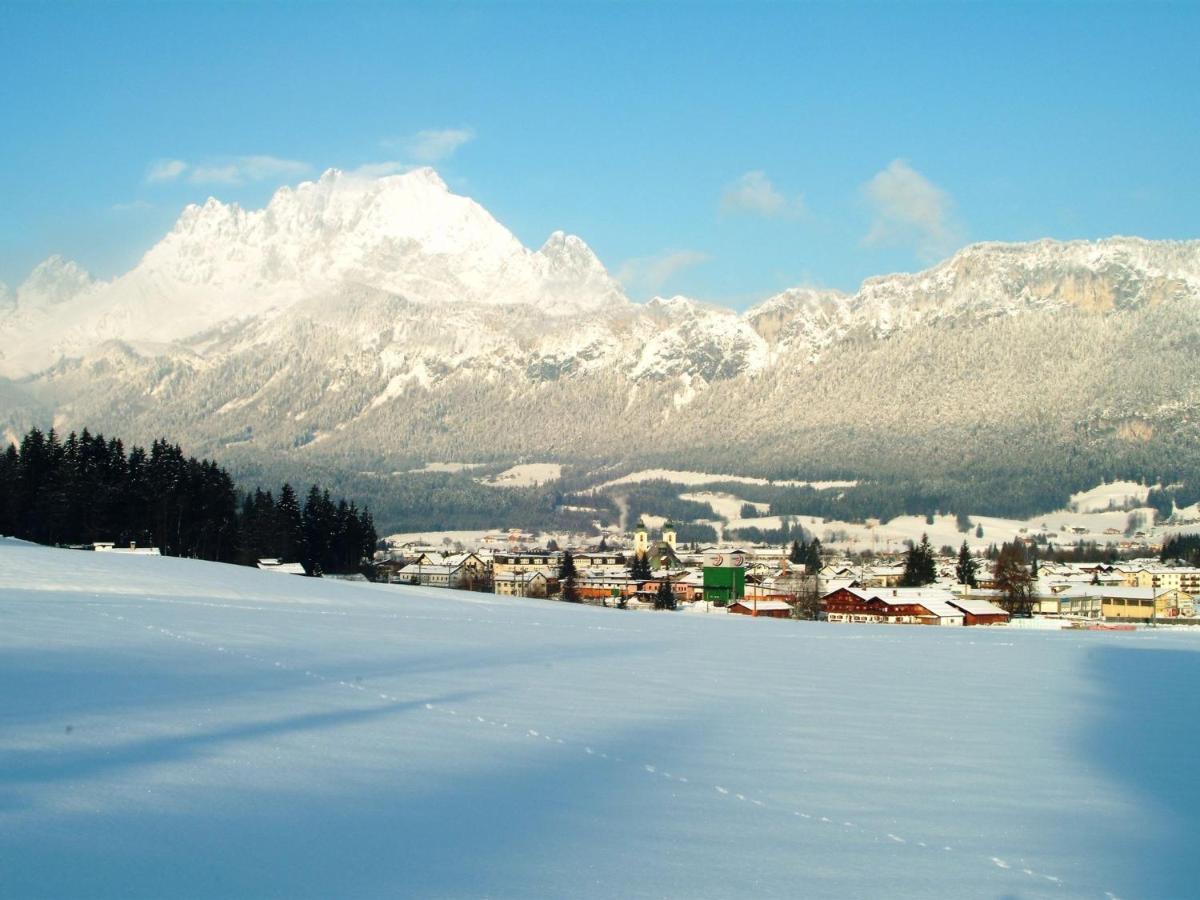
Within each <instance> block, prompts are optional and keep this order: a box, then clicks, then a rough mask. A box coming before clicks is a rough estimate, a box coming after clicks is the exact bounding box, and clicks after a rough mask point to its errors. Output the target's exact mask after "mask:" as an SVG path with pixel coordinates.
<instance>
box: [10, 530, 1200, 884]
mask: <svg viewBox="0 0 1200 900" xmlns="http://www.w3.org/2000/svg"><path fill="white" fill-rule="evenodd" d="M1198 676H1200V635H1191V634H1181V633H1179V632H1173V631H1172V632H1157V633H1155V632H1138V633H1133V634H1114V633H1109V634H1100V633H1053V632H1022V631H1016V630H1005V629H933V628H919V627H907V628H906V627H897V626H893V627H886V626H884V627H871V626H861V627H859V626H835V625H825V624H817V623H812V624H810V623H796V622H787V621H769V620H761V619H760V620H758V621H754V620H753V619H749V618H743V617H736V616H711V617H710V616H682V615H671V614H666V613H657V614H656V613H633V612H621V611H617V610H604V609H595V608H590V607H584V608H580V607H573V606H567V605H563V604H557V603H552V602H547V601H524V600H515V599H508V598H498V597H493V596H489V595H471V594H461V593H457V592H451V591H437V590H433V589H418V588H401V587H387V586H376V585H361V584H350V583H338V582H331V581H320V580H309V579H302V578H289V577H284V576H278V575H272V574H267V573H262V572H258V571H255V570H249V569H241V568H235V567H231V566H221V565H215V564H209V563H200V562H193V561H187V560H175V559H167V558H153V557H121V556H114V555H109V554H94V553H84V552H75V551H66V550H51V549H45V548H38V547H32V546H29V545H22V544H19V543H16V542H12V541H3V540H0V723H2V727H0V895H3V896H4V897H15V898H25V897H88V898H100V897H123V898H125V897H129V898H165V897H171V898H176V897H239V898H242V897H256V898H257V897H321V898H328V897H514V898H527V897H617V898H628V897H714V898H717V897H721V898H724V897H753V898H769V897H788V898H792V897H846V898H850V897H853V898H861V897H889V898H891V897H921V898H928V897H934V898H971V897H980V898H984V897H986V898H1001V897H1004V898H1043V897H1044V898H1067V897H1071V898H1073V897H1095V898H1106V897H1109V898H1111V897H1113V896H1118V897H1123V898H1133V897H1163V898H1181V897H1188V896H1193V897H1194V896H1196V876H1195V872H1194V863H1193V857H1194V848H1195V842H1196V835H1197V834H1198V833H1200V792H1198V790H1197V771H1196V766H1197V763H1196V758H1195V746H1196V740H1197V738H1198V737H1200V724H1198V722H1197V717H1196V715H1195V700H1194V695H1195V686H1196V684H1197V679H1198Z"/></svg>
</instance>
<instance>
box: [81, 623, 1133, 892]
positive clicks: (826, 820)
mask: <svg viewBox="0 0 1200 900" xmlns="http://www.w3.org/2000/svg"><path fill="white" fill-rule="evenodd" d="M98 612H99V614H100V615H101V616H103V617H105V618H108V619H112V620H114V621H118V622H132V621H133V620H131V619H128V618H127V617H126V616H123V615H116V614H111V613H108V612H105V611H103V610H98ZM144 627H145V629H146V630H147V631H151V632H157V633H158V634H161V635H163V636H164V637H168V638H172V639H174V640H178V641H183V642H186V643H189V644H193V645H195V646H198V647H204V648H206V649H209V650H211V651H214V652H217V653H223V654H231V655H238V656H240V657H241V658H243V659H245V660H246V661H248V662H253V663H256V664H259V665H263V666H266V667H269V668H272V669H278V670H281V671H286V672H294V673H296V674H297V675H299V676H303V677H306V678H309V679H311V680H313V681H317V682H322V683H326V684H331V685H335V686H336V687H338V688H347V689H350V690H356V691H360V692H366V691H367V690H368V688H367V687H366V686H365V685H363V684H362V683H361V679H357V680H356V681H355V682H349V681H345V680H342V679H336V680H335V679H331V678H329V677H327V676H325V675H322V674H321V673H320V672H317V671H315V670H313V669H301V668H297V667H294V666H291V665H288V664H287V663H285V662H283V661H282V660H275V659H269V658H267V657H263V656H259V655H256V654H253V653H249V652H241V653H238V652H237V651H236V650H230V649H229V648H227V647H226V646H225V645H224V644H218V643H214V642H210V641H206V640H204V639H203V638H200V637H196V636H193V635H187V634H183V633H180V632H176V631H172V630H171V629H168V628H162V627H159V626H154V625H145V626H144ZM373 693H374V696H375V697H377V698H378V699H380V700H383V701H386V702H389V703H401V702H406V701H405V700H404V698H401V697H398V696H395V695H393V694H389V693H387V692H385V691H378V690H376V691H374V692H373ZM421 708H423V709H424V710H425V711H426V712H430V713H434V714H442V715H446V716H449V717H456V718H458V721H460V722H464V723H467V724H473V725H486V726H488V727H494V728H499V729H501V730H503V729H508V728H509V727H510V723H509V722H503V721H500V720H497V719H489V718H487V717H485V716H480V715H470V714H466V715H463V716H461V717H459V715H458V710H456V709H454V708H452V707H448V706H442V705H438V704H434V703H429V702H427V703H424V704H422V706H421ZM524 736H525V737H527V738H533V739H541V740H543V741H545V742H546V743H549V744H552V745H554V746H563V747H570V746H578V747H579V749H580V750H582V752H583V753H584V754H585V755H586V756H589V757H592V758H593V759H597V760H605V761H608V762H612V763H617V764H624V762H625V759H624V758H623V757H621V756H617V755H610V754H608V753H605V752H603V751H600V750H598V749H597V748H595V747H592V746H590V745H583V744H577V742H575V741H573V740H571V739H569V738H562V737H554V736H552V735H550V734H547V733H545V732H544V731H542V730H540V729H536V728H526V729H525V730H524ZM639 770H640V771H641V772H643V773H644V774H645V775H647V776H651V777H655V778H662V779H664V780H669V781H674V782H677V783H678V784H681V785H689V784H693V783H695V784H697V786H699V783H697V782H693V781H692V780H690V779H689V778H688V777H687V776H684V775H678V774H673V773H671V772H669V771H665V770H663V769H661V768H660V767H659V766H657V765H655V764H652V763H642V764H641V765H640V767H639ZM711 788H712V790H713V791H714V792H715V793H716V794H717V795H718V796H720V797H722V798H728V799H731V800H737V801H739V802H744V803H747V805H748V806H752V807H754V808H756V809H759V810H762V811H763V812H764V813H773V812H775V811H776V810H775V807H773V806H771V805H770V804H769V803H768V802H767V801H765V800H762V799H758V798H753V797H748V796H747V795H746V794H744V793H739V792H737V791H732V790H731V789H730V788H728V787H725V786H724V785H720V784H713V785H711ZM710 796H711V795H710ZM792 816H793V817H795V818H799V819H803V820H807V821H809V822H820V823H821V824H822V825H838V824H840V825H841V826H842V827H843V828H846V829H852V830H855V831H859V832H861V833H862V834H863V835H864V836H866V837H870V836H871V832H870V830H869V829H867V828H865V827H863V826H860V825H858V824H856V823H854V822H851V821H848V820H840V819H839V820H835V819H833V818H831V817H830V816H828V815H814V814H812V813H808V812H803V811H801V810H792ZM882 838H883V839H886V840H888V841H891V842H892V843H894V844H896V845H897V846H900V845H903V846H905V847H908V848H911V849H912V851H913V852H919V851H920V850H930V849H937V847H936V845H935V846H931V845H929V844H928V843H927V842H925V841H910V840H909V839H908V838H906V837H903V836H901V835H898V834H895V833H893V832H890V831H889V832H884V833H883V835H882ZM875 839H876V840H880V839H881V837H880V836H878V834H877V836H876V837H875ZM940 849H941V850H942V851H944V852H952V851H953V850H954V848H953V847H952V846H949V845H943V846H941V848H940ZM981 861H984V862H986V863H987V864H989V865H991V866H993V867H994V868H996V869H1001V870H1005V871H1009V872H1012V873H1014V874H1017V873H1020V874H1021V875H1024V876H1026V877H1028V878H1034V879H1038V880H1040V881H1043V882H1047V883H1050V884H1054V885H1057V886H1060V887H1061V886H1063V885H1064V882H1063V881H1062V879H1060V878H1059V877H1057V876H1055V875H1047V874H1045V873H1039V872H1037V871H1036V870H1035V869H1033V868H1030V867H1028V866H1026V865H1025V864H1024V860H1022V861H1021V863H1020V868H1016V869H1014V868H1013V865H1012V864H1011V863H1010V862H1008V861H1007V860H1006V859H1004V858H1003V857H1000V856H990V857H983V858H982V860H981ZM1104 897H1105V898H1106V900H1119V898H1118V897H1117V895H1116V894H1113V893H1112V892H1110V891H1105V892H1104Z"/></svg>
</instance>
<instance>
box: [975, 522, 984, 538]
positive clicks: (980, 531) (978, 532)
mask: <svg viewBox="0 0 1200 900" xmlns="http://www.w3.org/2000/svg"><path fill="white" fill-rule="evenodd" d="M975 537H977V538H981V537H983V523H982V522H980V523H979V524H978V525H976V526H975Z"/></svg>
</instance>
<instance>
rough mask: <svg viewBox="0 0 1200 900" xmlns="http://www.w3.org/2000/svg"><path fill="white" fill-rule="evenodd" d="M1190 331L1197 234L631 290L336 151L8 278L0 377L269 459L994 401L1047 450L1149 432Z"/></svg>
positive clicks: (832, 453) (801, 442) (59, 411)
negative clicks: (138, 253) (850, 285)
mask: <svg viewBox="0 0 1200 900" xmlns="http://www.w3.org/2000/svg"><path fill="white" fill-rule="evenodd" d="M1198 347H1200V242H1196V241H1191V242H1170V241H1147V240H1142V239H1138V238H1111V239H1108V240H1102V241H1095V242H1088V241H1074V242H1066V243H1064V242H1056V241H1039V242H1036V243H1029V244H996V243H990V244H978V245H974V246H970V247H967V248H965V249H964V250H962V251H960V252H959V253H957V254H955V255H954V256H953V257H951V258H950V259H948V260H946V261H945V262H943V263H941V264H939V265H937V266H935V267H933V268H931V269H929V270H927V271H924V272H919V273H915V274H898V275H889V276H884V277H879V278H872V279H869V280H868V281H866V282H865V283H864V284H863V285H862V287H861V289H860V290H859V291H858V292H856V293H854V294H845V293H841V292H837V291H831V290H821V289H810V288H796V289H792V290H788V291H784V292H783V293H781V294H778V295H776V296H774V297H771V298H769V299H767V300H766V301H764V302H763V303H761V304H759V305H758V306H756V307H754V308H752V309H750V310H748V311H746V312H745V313H740V314H739V313H736V312H733V311H731V310H728V309H723V308H720V307H715V306H710V305H707V304H704V303H700V302H697V301H695V300H691V299H688V298H684V297H673V298H669V299H666V298H656V299H654V300H651V301H650V302H648V303H645V304H638V303H632V302H630V301H629V300H628V299H627V298H626V296H625V295H624V293H623V292H622V290H621V288H620V286H619V285H618V284H617V282H616V281H615V280H614V279H613V278H612V277H610V276H609V274H608V273H607V271H606V270H605V268H604V266H603V265H602V264H601V263H600V261H599V260H598V259H597V258H596V256H595V254H593V253H592V251H591V250H590V249H589V248H588V247H587V245H586V244H585V243H584V242H583V241H582V240H580V239H579V238H577V237H574V236H570V235H565V234H563V233H561V232H556V233H555V234H553V235H551V236H550V238H549V239H548V240H547V241H546V242H545V244H544V245H543V246H542V247H541V248H540V249H538V250H530V249H528V248H526V247H524V246H523V245H522V244H521V243H520V242H519V241H518V240H517V239H516V238H515V237H514V236H513V234H512V233H511V232H509V231H508V230H507V229H506V228H505V227H504V226H503V225H501V224H500V223H499V222H497V221H496V220H495V219H494V218H493V217H492V216H491V215H490V214H489V213H488V212H487V211H486V210H485V209H483V207H481V206H480V205H479V204H477V203H475V202H474V201H472V200H470V199H468V198H466V197H462V196H458V195H456V194H454V193H452V192H451V191H450V190H449V189H448V188H447V187H446V185H445V183H444V182H443V181H442V180H441V179H440V178H439V177H438V176H437V174H436V173H435V172H433V171H432V170H431V169H419V170H415V171H412V172H409V173H406V174H403V175H395V176H389V177H385V178H379V179H365V178H359V177H355V176H352V175H348V174H345V173H341V172H337V171H335V170H331V171H329V172H326V173H325V174H324V175H323V176H321V178H320V179H318V180H317V181H313V182H306V183H304V184H301V185H299V186H298V187H295V188H283V189H281V190H280V191H278V192H277V193H276V195H275V196H274V197H273V198H272V200H271V201H270V203H269V204H268V205H267V206H266V207H265V208H263V209H261V210H253V211H247V210H243V209H240V208H239V207H237V206H235V205H225V204H222V203H220V202H218V201H216V200H209V201H208V202H207V203H205V204H204V205H203V206H190V207H188V208H187V209H185V210H184V212H183V214H182V215H181V216H180V218H179V220H178V222H177V223H176V225H175V227H174V229H173V230H172V231H171V232H170V233H169V234H168V235H167V236H166V237H165V238H164V239H163V240H162V241H161V242H160V243H159V244H157V245H156V246H155V247H153V248H152V249H151V250H150V251H149V252H148V253H147V254H146V255H145V256H144V257H143V259H142V260H141V261H140V262H139V263H138V265H137V266H136V267H135V268H134V269H133V270H131V271H130V272H129V273H127V274H125V275H123V276H121V277H118V278H116V279H114V280H112V281H106V282H96V281H93V280H92V279H91V278H90V277H89V276H88V275H87V273H86V272H84V271H83V270H82V269H81V268H79V267H78V266H77V265H75V264H73V263H70V262H68V261H65V260H62V259H59V258H51V259H49V260H47V261H46V262H44V263H43V264H41V265H40V266H39V267H38V268H37V269H36V270H35V271H34V273H32V274H31V275H30V277H29V279H28V280H27V281H26V282H25V283H24V284H22V285H21V286H19V287H18V288H17V289H16V291H15V292H0V375H3V376H7V377H8V378H9V379H11V382H10V383H9V384H8V385H7V387H6V388H5V390H4V394H3V395H4V396H6V397H10V398H11V397H18V396H19V398H20V401H21V402H16V401H15V400H9V401H7V403H6V405H7V406H8V409H7V410H5V412H7V419H6V420H5V421H3V422H0V425H3V426H5V427H6V428H7V429H9V430H10V431H15V430H17V429H19V428H21V427H25V426H28V425H29V424H32V423H34V422H37V421H43V422H44V421H45V417H48V416H51V415H53V416H54V418H55V421H57V422H58V423H59V424H60V425H61V426H63V427H71V426H76V427H78V426H82V425H85V424H88V425H91V426H92V427H98V426H102V427H104V428H106V429H108V430H110V431H111V430H118V431H121V432H122V433H126V434H130V435H132V436H138V437H144V436H145V435H148V434H153V433H158V432H163V431H166V432H170V433H171V434H172V435H174V436H177V437H179V438H180V439H183V440H187V441H188V442H189V443H190V445H191V446H193V447H195V448H197V449H198V450H200V451H207V450H209V449H210V448H211V449H214V450H216V449H220V450H221V452H222V453H223V454H224V453H225V451H226V449H227V448H230V447H234V448H237V450H236V452H239V453H243V454H247V455H250V456H254V455H258V456H262V457H266V456H273V457H278V456H280V455H288V454H298V455H300V456H303V457H305V458H317V457H321V456H325V457H328V458H333V459H338V460H346V459H350V458H355V459H359V458H369V459H375V460H384V461H386V460H387V459H388V458H389V457H391V456H394V455H397V454H399V455H406V456H410V457H411V456H415V457H418V458H423V459H438V458H442V457H444V458H446V459H455V460H459V459H462V458H464V456H476V457H478V456H481V455H482V456H504V455H521V454H541V455H546V454H549V455H556V456H561V457H566V458H581V457H582V458H592V459H596V458H604V457H610V456H612V455H616V454H620V455H629V454H638V453H656V454H664V453H668V452H674V453H677V454H678V453H691V454H695V455H696V458H695V459H694V460H693V461H694V462H695V464H696V465H701V464H703V462H704V461H705V459H707V458H710V457H714V458H721V459H733V460H735V461H736V462H739V463H746V462H748V461H749V462H750V463H751V464H755V465H766V464H767V461H768V460H779V459H781V458H782V459H789V460H796V461H800V462H804V463H806V464H814V465H816V464H820V465H824V466H827V467H828V468H830V469H836V468H837V467H838V466H847V465H871V460H872V459H874V458H876V457H880V458H882V457H889V458H890V457H891V456H893V455H895V454H897V453H900V452H901V451H902V450H903V449H904V448H905V447H906V446H908V447H910V448H911V453H912V454H915V455H917V456H919V457H920V458H922V459H923V458H925V455H926V454H927V453H928V452H929V451H928V447H929V445H930V441H931V440H933V438H931V435H941V436H942V439H941V440H942V441H943V442H944V444H945V446H948V447H953V446H955V441H962V440H971V438H970V437H969V436H970V435H972V434H975V435H978V434H979V433H980V430H981V429H985V430H986V429H994V428H995V427H997V422H999V423H1002V425H1003V428H1004V430H1005V434H1008V435H1019V434H1023V435H1026V436H1029V435H1035V434H1036V435H1038V436H1039V437H1038V438H1037V439H1038V440H1043V439H1046V440H1052V441H1055V442H1058V443H1059V444H1063V445H1064V446H1065V445H1066V444H1067V443H1069V442H1071V441H1072V440H1076V437H1073V436H1072V432H1071V429H1078V428H1084V429H1085V432H1086V433H1087V434H1088V435H1090V436H1093V437H1094V435H1095V434H1097V433H1101V432H1103V433H1105V434H1109V433H1111V434H1114V435H1115V434H1122V435H1126V436H1143V437H1144V436H1145V435H1147V434H1150V435H1153V434H1155V428H1156V427H1157V428H1159V431H1158V434H1159V435H1160V436H1161V435H1162V434H1163V432H1162V428H1163V427H1164V426H1163V424H1162V423H1164V422H1166V421H1168V420H1169V419H1170V417H1172V416H1173V417H1175V418H1176V419H1178V417H1179V416H1180V415H1185V417H1186V416H1190V415H1191V412H1192V411H1197V410H1200V377H1198V376H1197V375H1196V374H1195V366H1194V358H1195V352H1196V350H1197V348H1198ZM915 395H924V396H925V397H927V398H928V402H924V403H913V402H912V400H911V398H912V397H913V396H915ZM1181 411H1184V412H1182V413H1181ZM1164 417H1165V418H1164ZM1187 421H1190V419H1187ZM1156 422H1158V423H1159V424H1158V425H1157V426H1156V425H1155V424H1154V423H1156ZM1148 423H1149V424H1148ZM1147 429H1149V431H1147ZM1051 432H1053V434H1052V435H1051ZM951 435H953V436H954V438H953V440H950V439H949V438H950V436H951ZM964 435H965V436H967V437H964ZM1088 439H1089V440H1091V439H1092V437H1089V438H1088ZM1138 439H1139V440H1141V439H1142V438H1141V437H1139V438H1138ZM1031 440H1032V438H1031ZM397 442H401V446H397ZM904 452H908V451H904ZM947 452H949V451H947ZM822 461H824V462H822Z"/></svg>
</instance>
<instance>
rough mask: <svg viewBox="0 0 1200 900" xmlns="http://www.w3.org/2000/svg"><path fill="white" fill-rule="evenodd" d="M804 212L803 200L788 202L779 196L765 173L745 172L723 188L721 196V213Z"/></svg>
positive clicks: (768, 213)
mask: <svg viewBox="0 0 1200 900" xmlns="http://www.w3.org/2000/svg"><path fill="white" fill-rule="evenodd" d="M803 211H804V198H803V197H797V198H796V199H795V200H788V198H787V197H785V196H784V195H783V194H781V193H780V192H779V191H778V190H777V189H776V188H775V185H773V184H772V183H771V179H770V178H768V177H767V173H766V172H763V171H761V170H755V171H753V172H747V173H746V174H745V175H742V176H741V177H740V178H738V179H736V180H735V181H733V182H732V183H731V184H729V185H728V186H727V187H726V188H725V193H723V194H722V195H721V212H725V213H749V214H751V215H757V216H767V217H771V216H781V215H784V214H786V213H800V212H803Z"/></svg>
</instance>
